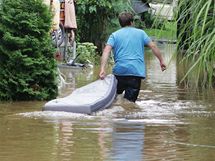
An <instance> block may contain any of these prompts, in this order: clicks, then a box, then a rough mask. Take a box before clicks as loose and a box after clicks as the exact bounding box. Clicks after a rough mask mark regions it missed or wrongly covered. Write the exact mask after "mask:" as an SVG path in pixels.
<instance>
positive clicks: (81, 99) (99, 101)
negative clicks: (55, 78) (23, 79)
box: [43, 74, 117, 114]
mask: <svg viewBox="0 0 215 161" xmlns="http://www.w3.org/2000/svg"><path fill="white" fill-rule="evenodd" d="M116 86H117V80H116V78H115V76H114V75H112V74H109V75H107V76H106V77H105V78H104V79H103V80H101V79H98V80H96V81H94V82H92V83H90V84H87V85H86V86H83V87H80V88H77V89H75V90H74V91H73V92H72V93H71V94H70V95H68V96H66V97H63V98H57V99H54V100H51V101H49V102H47V103H46V104H45V105H44V107H43V111H64V112H73V113H84V114H91V113H92V112H96V111H98V110H102V109H105V108H108V107H109V106H111V104H112V103H113V101H114V99H115V97H116Z"/></svg>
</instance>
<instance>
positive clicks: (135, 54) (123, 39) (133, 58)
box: [107, 27, 151, 78]
mask: <svg viewBox="0 0 215 161" xmlns="http://www.w3.org/2000/svg"><path fill="white" fill-rule="evenodd" d="M150 41H151V39H150V38H149V36H148V35H147V34H146V33H145V32H144V31H143V30H141V29H137V28H135V27H123V28H121V29H119V30H117V31H116V32H114V33H112V34H111V35H110V37H109V39H108V41H107V44H108V45H111V46H112V48H113V52H114V61H115V65H114V67H113V74H115V75H119V76H138V77H143V78H145V77H146V72H145V62H144V45H147V44H149V42H150Z"/></svg>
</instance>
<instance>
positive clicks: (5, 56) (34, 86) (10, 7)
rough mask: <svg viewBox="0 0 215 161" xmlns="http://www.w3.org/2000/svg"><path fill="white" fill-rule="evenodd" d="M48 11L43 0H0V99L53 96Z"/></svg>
mask: <svg viewBox="0 0 215 161" xmlns="http://www.w3.org/2000/svg"><path fill="white" fill-rule="evenodd" d="M51 21H52V17H51V13H50V12H49V9H48V7H47V6H45V5H44V4H43V2H42V0H28V1H26V0H15V1H14V0H2V4H1V5H0V69H1V70H0V100H47V99H52V98H54V97H56V95H57V81H56V76H57V75H56V62H55V60H54V57H53V54H54V51H55V50H54V47H53V46H52V43H51V38H50V35H49V32H50V29H51Z"/></svg>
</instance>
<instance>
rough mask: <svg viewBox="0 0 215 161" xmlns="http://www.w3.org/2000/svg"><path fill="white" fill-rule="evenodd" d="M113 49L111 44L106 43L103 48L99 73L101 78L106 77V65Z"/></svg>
mask: <svg viewBox="0 0 215 161" xmlns="http://www.w3.org/2000/svg"><path fill="white" fill-rule="evenodd" d="M111 50H112V46H110V45H106V46H105V48H104V50H103V53H102V57H101V65H100V73H99V77H100V78H101V79H104V77H105V76H106V71H105V67H106V64H107V61H108V58H109V55H110V53H111Z"/></svg>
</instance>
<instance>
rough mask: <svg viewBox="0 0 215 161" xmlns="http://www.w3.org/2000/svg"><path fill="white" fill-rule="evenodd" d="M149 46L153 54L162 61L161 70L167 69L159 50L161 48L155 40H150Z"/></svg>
mask: <svg viewBox="0 0 215 161" xmlns="http://www.w3.org/2000/svg"><path fill="white" fill-rule="evenodd" d="M148 47H149V48H150V49H151V50H152V52H153V54H154V55H155V56H156V57H157V58H158V60H159V61H160V66H161V70H162V71H164V70H166V65H165V63H164V60H163V57H162V54H161V52H160V50H159V48H158V47H157V46H156V44H155V43H154V42H152V41H151V42H150V43H149V44H148Z"/></svg>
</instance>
